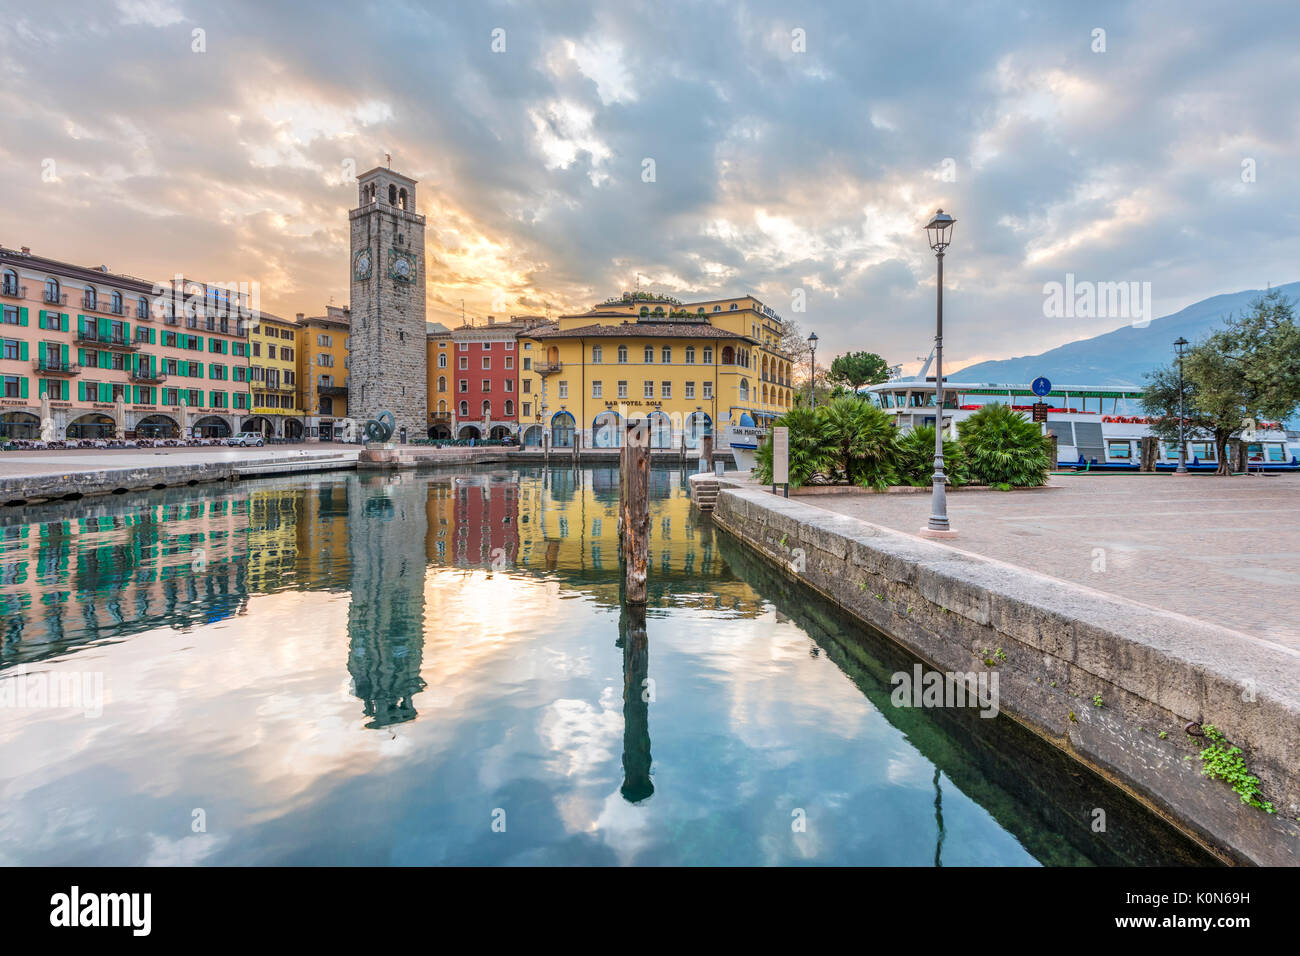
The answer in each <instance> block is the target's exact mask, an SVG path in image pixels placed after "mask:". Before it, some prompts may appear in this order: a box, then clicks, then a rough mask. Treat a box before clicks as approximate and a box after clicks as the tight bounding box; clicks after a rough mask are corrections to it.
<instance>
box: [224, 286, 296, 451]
mask: <svg viewBox="0 0 1300 956" xmlns="http://www.w3.org/2000/svg"><path fill="white" fill-rule="evenodd" d="M298 333H299V328H298V325H297V323H295V322H290V321H289V320H288V319H281V318H277V317H276V316H273V315H268V314H266V313H265V312H263V313H262V314H261V315H260V316H259V317H258V320H257V323H256V324H255V325H254V326H253V327H252V329H251V331H250V336H249V338H250V342H249V350H250V357H249V361H250V369H249V381H250V384H251V388H252V396H253V397H252V410H251V414H250V415H249V417H248V418H246V419H245V420H244V421H243V422H242V423H241V425H240V430H241V431H250V432H251V431H256V432H261V433H262V434H263V435H265V436H267V437H268V438H271V437H274V438H284V439H287V440H289V441H300V440H302V439H303V438H304V437H306V432H307V426H306V413H305V411H304V409H303V407H302V401H301V397H300V396H301V392H300V391H299V389H298Z"/></svg>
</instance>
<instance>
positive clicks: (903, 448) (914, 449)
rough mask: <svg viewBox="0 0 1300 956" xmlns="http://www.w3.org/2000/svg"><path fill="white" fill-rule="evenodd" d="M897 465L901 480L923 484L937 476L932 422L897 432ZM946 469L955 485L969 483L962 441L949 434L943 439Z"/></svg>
mask: <svg viewBox="0 0 1300 956" xmlns="http://www.w3.org/2000/svg"><path fill="white" fill-rule="evenodd" d="M894 467H895V470H896V471H897V472H898V482H899V484H902V485H911V486H912V487H914V488H924V487H925V486H926V485H928V484H930V483H931V481H932V480H933V478H934V426H933V425H920V426H918V427H916V428H913V429H911V430H910V431H908V432H905V433H904V434H902V435H899V436H898V440H897V441H896V442H895V455H894ZM943 473H944V474H945V475H946V476H947V477H948V484H950V485H952V486H953V487H956V486H957V485H964V484H965V483H966V480H967V479H966V459H965V456H964V455H963V453H962V449H961V445H960V444H958V443H957V442H955V441H950V440H948V439H946V438H945V439H944V442H943Z"/></svg>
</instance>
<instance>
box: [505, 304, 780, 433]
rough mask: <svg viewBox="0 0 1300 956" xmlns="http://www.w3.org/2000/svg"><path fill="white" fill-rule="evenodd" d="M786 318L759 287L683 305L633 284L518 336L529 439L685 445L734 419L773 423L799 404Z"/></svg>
mask: <svg viewBox="0 0 1300 956" xmlns="http://www.w3.org/2000/svg"><path fill="white" fill-rule="evenodd" d="M782 332H783V329H782V324H781V318H780V316H778V315H776V313H775V312H773V311H772V310H771V309H769V308H767V307H766V306H764V305H763V303H762V302H760V301H759V300H758V299H756V298H754V297H753V296H748V295H745V296H735V297H732V298H726V299H711V300H708V301H705V302H696V303H690V304H683V303H680V302H677V301H676V300H672V299H666V298H650V297H646V296H634V295H632V294H624V295H623V297H622V298H620V299H614V300H610V301H608V302H605V303H602V304H600V305H598V306H596V307H594V308H593V309H591V310H590V311H588V312H583V313H577V314H573V315H563V316H560V318H559V321H558V323H556V324H555V325H554V326H553V327H547V328H542V329H533V330H526V331H523V332H521V333H520V336H519V354H520V371H519V396H518V397H519V416H520V427H521V430H522V441H523V443H524V444H525V445H539V444H541V443H542V441H543V439H545V440H546V441H547V442H549V443H550V445H551V446H552V447H558V448H569V447H573V445H574V443H575V442H581V444H582V447H596V448H609V447H618V446H619V445H621V444H622V442H623V439H624V433H625V430H626V426H627V423H628V421H629V420H645V421H646V422H647V424H648V425H649V428H650V441H651V445H652V446H653V447H656V448H677V447H680V446H681V445H683V444H685V445H686V446H687V447H688V448H694V447H697V446H698V445H699V442H700V439H701V438H702V437H703V436H704V435H707V434H711V433H712V432H713V430H714V429H715V428H716V427H721V426H722V425H726V424H734V425H742V424H751V423H752V424H757V425H760V426H762V425H765V424H767V423H768V422H770V421H772V420H773V419H775V418H776V417H778V416H779V415H781V414H783V413H784V412H785V411H786V410H787V409H789V408H790V407H791V405H792V404H793V397H794V396H793V390H792V383H791V377H792V374H793V370H792V367H791V356H790V355H789V354H788V353H786V352H784V351H783V350H782V349H781V347H780V343H781V338H782Z"/></svg>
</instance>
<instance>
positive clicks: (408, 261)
mask: <svg viewBox="0 0 1300 956" xmlns="http://www.w3.org/2000/svg"><path fill="white" fill-rule="evenodd" d="M418 269H419V266H418V264H417V263H416V260H415V256H414V255H412V254H411V253H409V252H399V251H397V250H396V249H393V250H391V251H390V252H389V254H388V274H389V275H390V276H392V277H393V278H394V279H396V280H397V281H398V282H414V281H415V276H416V272H417V271H418Z"/></svg>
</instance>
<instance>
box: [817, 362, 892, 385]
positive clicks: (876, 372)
mask: <svg viewBox="0 0 1300 956" xmlns="http://www.w3.org/2000/svg"><path fill="white" fill-rule="evenodd" d="M826 379H827V381H829V382H831V383H835V384H840V385H847V386H848V387H849V388H851V389H854V390H855V391H856V390H857V389H859V388H861V387H862V386H864V385H876V384H878V383H880V382H886V381H888V380H889V364H888V363H887V362H886V361H885V360H884V359H883V358H881V357H880V356H879V355H877V354H876V353H875V352H847V353H845V354H844V355H837V356H835V360H834V361H833V362H831V368H830V372H829V373H828V374H827V376H826Z"/></svg>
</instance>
